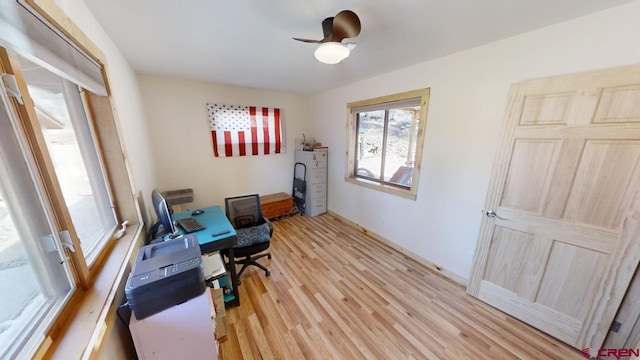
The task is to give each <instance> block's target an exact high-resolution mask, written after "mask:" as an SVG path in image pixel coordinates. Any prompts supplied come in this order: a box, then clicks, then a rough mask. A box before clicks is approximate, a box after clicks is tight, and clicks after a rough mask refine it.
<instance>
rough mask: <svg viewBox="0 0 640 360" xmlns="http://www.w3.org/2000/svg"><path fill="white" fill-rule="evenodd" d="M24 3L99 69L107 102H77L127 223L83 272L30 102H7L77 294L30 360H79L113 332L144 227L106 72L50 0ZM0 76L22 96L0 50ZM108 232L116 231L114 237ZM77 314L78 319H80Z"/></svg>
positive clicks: (9, 60) (89, 97)
mask: <svg viewBox="0 0 640 360" xmlns="http://www.w3.org/2000/svg"><path fill="white" fill-rule="evenodd" d="M25 2H26V4H27V5H28V6H30V7H32V8H33V9H34V10H35V11H36V12H37V13H38V14H39V15H40V16H42V17H43V18H44V19H46V20H47V21H48V22H49V23H50V24H51V25H53V26H54V27H55V28H56V30H58V31H60V32H61V33H62V34H64V35H65V36H66V37H67V38H68V39H69V40H71V41H72V42H73V43H74V44H75V45H76V46H78V47H79V48H80V49H82V50H83V51H84V52H85V53H87V54H88V55H89V56H91V57H92V58H94V60H95V61H96V62H97V63H99V64H100V65H101V67H102V74H103V78H104V82H105V86H106V89H107V96H100V95H96V94H94V93H91V92H89V91H82V99H83V102H84V104H85V107H86V111H87V115H88V118H89V121H91V122H92V125H93V127H94V130H95V135H96V137H97V138H96V139H95V141H96V143H97V144H98V153H99V156H101V160H102V163H103V165H104V170H105V176H106V178H107V186H108V187H109V189H108V190H109V191H110V192H111V195H112V197H113V199H112V200H113V203H114V206H115V212H116V214H117V219H118V221H120V222H122V221H125V220H126V221H128V223H129V226H128V229H127V232H126V234H125V235H124V236H123V237H122V238H120V239H113V237H112V238H111V239H110V240H108V241H107V243H106V244H105V246H104V247H103V249H102V250H101V252H100V255H98V257H97V259H96V260H95V261H94V263H93V265H92V266H90V267H89V266H88V265H87V262H86V260H85V259H84V256H83V254H82V248H81V246H80V243H79V240H78V238H77V235H76V234H75V233H74V232H75V231H74V230H73V226H68V225H67V224H70V223H71V217H70V215H69V212H68V209H67V208H66V204H65V201H64V198H63V196H62V192H61V190H60V185H59V183H58V180H57V178H56V174H55V171H54V169H53V164H52V163H51V160H50V157H49V154H48V150H47V147H46V142H45V140H44V136H43V134H42V131H41V130H40V124H39V122H38V120H37V116H36V114H35V110H34V107H33V103H32V102H31V99H30V98H29V96H23V100H24V102H25V104H24V105H23V104H19V103H18V102H17V101H16V100H15V99H11V101H12V107H13V109H14V111H15V112H16V113H17V116H18V119H19V122H20V124H21V128H22V131H23V132H24V133H25V135H26V138H27V141H28V144H27V146H28V148H29V149H28V151H30V152H31V153H32V154H33V156H34V158H35V161H36V163H37V166H38V168H39V175H40V177H41V180H42V183H43V184H44V191H45V193H46V196H47V200H48V202H49V204H50V206H51V208H52V210H53V218H54V222H55V225H56V227H57V228H58V229H69V232H70V233H71V241H72V243H73V246H74V248H75V251H74V252H72V251H69V250H65V251H66V254H67V256H68V257H69V258H70V260H71V263H72V266H71V268H72V273H73V277H74V281H75V282H76V285H77V286H78V287H77V289H76V290H75V291H74V293H73V294H72V296H71V298H70V299H69V301H68V303H67V304H66V305H65V306H64V308H63V309H62V311H61V312H60V314H59V316H58V317H57V319H56V320H55V321H54V322H53V323H52V324H51V326H50V328H49V330H48V332H47V333H46V334H45V338H44V340H43V342H42V343H41V344H40V346H39V348H38V350H37V351H36V353H35V355H34V356H35V358H42V357H45V358H50V357H57V356H59V355H61V354H64V355H62V356H63V357H65V356H70V357H72V358H76V356H74V355H72V354H76V355H78V354H83V353H84V354H85V355H86V354H94V353H95V352H96V351H99V347H100V343H101V341H102V337H103V336H104V335H105V331H106V330H105V326H107V327H111V326H113V323H114V321H115V309H116V308H117V306H118V305H119V304H120V299H121V298H122V296H124V294H123V289H120V284H122V283H123V281H126V275H127V273H128V270H127V269H128V268H129V262H130V259H131V258H132V256H133V255H134V253H135V249H136V248H137V247H138V246H139V245H140V244H141V242H142V239H143V238H144V235H145V233H144V228H143V225H144V224H143V222H142V215H141V212H140V209H139V205H138V199H137V195H136V194H135V190H134V185H133V181H132V179H131V177H130V172H129V166H128V164H127V159H126V155H125V154H126V152H125V150H124V147H123V144H122V143H121V141H120V132H121V131H120V130H119V126H118V119H117V116H116V113H115V110H114V108H113V106H112V102H111V96H112V94H111V90H110V87H109V82H108V78H107V74H108V67H107V65H106V58H105V55H104V54H103V53H102V52H101V51H100V50H99V49H98V48H97V47H96V46H95V44H93V42H91V41H90V40H89V38H88V37H87V36H86V35H85V34H84V33H83V32H82V31H81V30H80V29H79V28H78V27H77V26H76V25H75V24H74V23H73V21H71V19H69V18H68V17H67V16H66V14H64V12H63V11H62V10H61V9H60V8H59V7H58V6H57V5H56V4H55V2H54V1H53V0H26V1H25ZM0 70H1V71H2V72H5V73H9V74H13V75H15V77H16V81H17V83H18V88H19V90H20V92H21V93H22V94H28V91H27V84H26V82H25V81H24V78H23V76H22V73H21V70H20V66H19V63H18V59H17V57H16V56H15V54H14V53H12V52H9V51H6V50H5V49H3V48H0ZM81 90H84V89H81ZM115 230H117V228H115V229H114V232H115ZM80 314H82V316H79V315H80ZM77 358H79V356H78V357H77Z"/></svg>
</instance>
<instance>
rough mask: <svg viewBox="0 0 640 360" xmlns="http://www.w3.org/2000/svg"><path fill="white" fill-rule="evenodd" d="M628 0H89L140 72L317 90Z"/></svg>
mask: <svg viewBox="0 0 640 360" xmlns="http://www.w3.org/2000/svg"><path fill="white" fill-rule="evenodd" d="M630 1H631V0H395V1H394V0H342V1H337V0H304V1H302V0H243V1H236V0H226V1H223V0H189V1H179V0H133V1H132V0H109V1H105V0H85V2H86V3H87V5H88V6H89V8H90V9H91V10H92V11H93V13H94V14H95V16H96V17H97V19H98V21H100V23H101V24H102V25H103V27H104V28H105V30H106V31H107V33H108V34H109V36H110V37H111V38H112V39H113V41H114V42H115V43H116V45H117V46H118V47H119V48H120V50H121V51H122V53H123V54H124V56H125V57H126V58H127V60H128V61H129V62H130V64H131V65H132V67H133V68H134V70H135V71H137V72H139V73H147V74H157V75H164V76H169V77H178V78H186V79H197V80H204V81H212V82H217V83H224V84H231V85H238V86H246V87H255V88H263V89H271V90H278V91H286V92H294V93H306V94H314V93H318V92H323V91H326V90H329V89H332V88H336V87H339V86H342V85H346V84H349V83H352V82H355V81H358V80H363V79H366V78H370V77H373V76H375V75H378V74H382V73H385V72H389V71H392V70H395V69H399V68H402V67H406V66H408V65H412V64H416V63H420V62H423V61H426V60H430V59H434V58H437V57H440V56H443V55H447V54H450V53H453V52H456V51H460V50H464V49H468V48H471V47H474V46H478V45H482V44H486V43H489V42H493V41H496V40H499V39H503V38H506V37H509V36H512V35H516V34H519V33H523V32H527V31H530V30H533V29H537V28H541V27H544V26H547V25H551V24H554V23H558V22H561V21H564V20H568V19H572V18H576V17H579V16H583V15H586V14H590V13H593V12H597V11H600V10H604V9H606V8H610V7H613V6H617V5H620V4H623V3H627V2H630ZM344 9H349V10H353V11H355V12H356V13H357V14H358V16H359V17H360V21H361V23H362V32H361V33H360V35H359V36H358V37H357V38H356V42H357V43H358V46H357V47H356V49H355V50H353V51H352V53H351V56H350V57H349V58H347V59H346V60H344V61H343V62H342V63H340V64H337V65H325V64H321V63H319V62H318V61H316V60H315V58H314V57H313V52H314V50H315V47H316V45H315V44H306V43H302V42H298V41H294V40H292V39H291V37H300V38H310V39H320V38H322V27H321V25H320V23H321V21H322V19H324V18H325V17H329V16H335V14H337V13H338V12H339V11H340V10H344Z"/></svg>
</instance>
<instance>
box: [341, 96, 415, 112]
mask: <svg viewBox="0 0 640 360" xmlns="http://www.w3.org/2000/svg"><path fill="white" fill-rule="evenodd" d="M420 100H421V99H420V98H414V99H406V100H399V101H392V102H387V103H381V104H373V105H366V106H360V107H354V108H351V113H352V114H357V113H362V112H369V111H379V110H390V109H399V108H408V107H415V106H420Z"/></svg>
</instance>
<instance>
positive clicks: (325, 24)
mask: <svg viewBox="0 0 640 360" xmlns="http://www.w3.org/2000/svg"><path fill="white" fill-rule="evenodd" d="M332 33H333V16H332V17H328V18H326V19H324V20H322V35H324V38H325V39H326V38H328V37H329V36H331V34H332Z"/></svg>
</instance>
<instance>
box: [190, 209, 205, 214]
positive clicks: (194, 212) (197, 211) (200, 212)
mask: <svg viewBox="0 0 640 360" xmlns="http://www.w3.org/2000/svg"><path fill="white" fill-rule="evenodd" d="M203 212H204V210H200V209H198V210H194V211H193V212H192V213H191V215H200V214H202V213H203Z"/></svg>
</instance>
